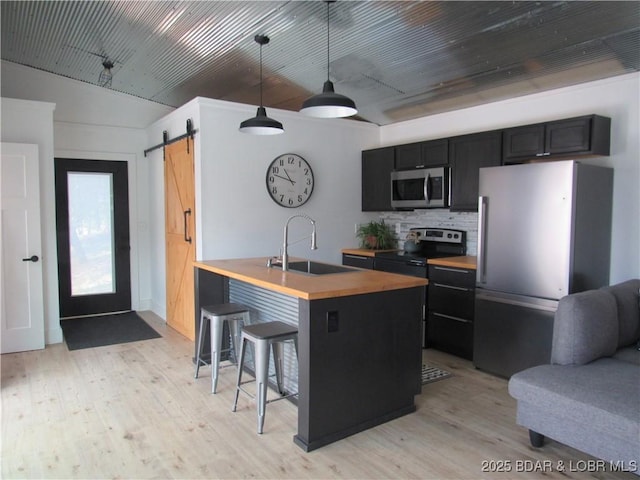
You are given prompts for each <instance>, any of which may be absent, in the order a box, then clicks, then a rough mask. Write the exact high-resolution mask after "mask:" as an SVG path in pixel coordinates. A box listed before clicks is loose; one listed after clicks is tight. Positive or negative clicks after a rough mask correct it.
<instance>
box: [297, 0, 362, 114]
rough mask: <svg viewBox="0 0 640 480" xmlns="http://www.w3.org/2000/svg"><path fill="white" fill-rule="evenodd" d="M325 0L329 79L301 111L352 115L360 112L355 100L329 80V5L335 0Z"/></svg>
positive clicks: (306, 101)
mask: <svg viewBox="0 0 640 480" xmlns="http://www.w3.org/2000/svg"><path fill="white" fill-rule="evenodd" d="M325 1H326V3H327V81H326V82H324V86H323V88H322V93H320V94H318V95H314V96H313V97H311V98H308V99H307V100H305V101H304V103H303V104H302V108H301V109H300V113H304V114H305V115H309V116H310V117H320V118H340V117H350V116H351V115H355V114H356V113H358V109H357V108H356V104H355V102H354V101H353V100H351V99H350V98H349V97H345V96H344V95H340V94H339V93H336V92H335V90H334V89H333V82H332V81H331V80H329V5H330V4H332V3H334V2H335V0H325Z"/></svg>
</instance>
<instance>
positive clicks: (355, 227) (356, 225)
mask: <svg viewBox="0 0 640 480" xmlns="http://www.w3.org/2000/svg"><path fill="white" fill-rule="evenodd" d="M359 228H360V224H359V223H354V224H353V233H355V234H356V235H357V234H358V229H359Z"/></svg>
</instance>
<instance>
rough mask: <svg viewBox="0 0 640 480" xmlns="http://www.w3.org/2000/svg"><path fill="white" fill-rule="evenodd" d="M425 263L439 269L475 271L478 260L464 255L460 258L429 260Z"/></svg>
mask: <svg viewBox="0 0 640 480" xmlns="http://www.w3.org/2000/svg"><path fill="white" fill-rule="evenodd" d="M427 263H428V264H429V265H440V266H441V267H454V268H468V269H471V270H475V269H476V266H477V264H478V258H477V257H472V256H470V255H464V256H461V257H444V258H430V259H429V260H427Z"/></svg>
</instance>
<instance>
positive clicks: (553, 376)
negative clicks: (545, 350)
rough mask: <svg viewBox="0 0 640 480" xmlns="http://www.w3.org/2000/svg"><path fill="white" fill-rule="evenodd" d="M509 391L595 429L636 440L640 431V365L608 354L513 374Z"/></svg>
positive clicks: (528, 401) (516, 396) (541, 366)
mask: <svg viewBox="0 0 640 480" xmlns="http://www.w3.org/2000/svg"><path fill="white" fill-rule="evenodd" d="M509 393H510V394H511V396H512V397H514V398H515V399H516V400H518V402H525V403H529V404H533V405H536V406H537V407H539V408H542V409H544V410H545V411H548V412H549V414H550V415H551V414H553V415H554V416H558V415H560V416H562V417H563V418H565V419H567V420H568V421H570V422H577V423H582V424H583V423H585V422H586V423H588V424H589V425H591V427H592V428H593V430H594V432H598V431H604V432H607V431H612V432H616V435H617V436H619V438H623V439H627V441H631V442H637V439H638V437H639V435H640V410H638V405H639V404H640V368H638V366H636V365H633V364H631V363H627V362H620V361H618V360H614V359H612V358H603V359H600V360H597V361H595V362H592V363H590V364H588V365H582V366H579V367H578V366H570V365H539V366H537V367H532V368H529V369H527V370H523V371H522V372H518V373H516V374H515V375H513V376H512V377H511V379H510V380H509ZM567 428H569V427H567Z"/></svg>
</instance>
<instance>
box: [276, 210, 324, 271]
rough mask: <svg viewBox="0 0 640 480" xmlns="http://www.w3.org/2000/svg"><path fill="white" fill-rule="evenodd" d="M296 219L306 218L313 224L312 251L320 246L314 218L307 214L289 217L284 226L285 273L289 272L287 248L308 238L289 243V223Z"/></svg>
mask: <svg viewBox="0 0 640 480" xmlns="http://www.w3.org/2000/svg"><path fill="white" fill-rule="evenodd" d="M296 217H301V218H306V219H307V220H309V222H311V226H312V227H313V231H312V232H311V250H317V249H318V245H317V244H316V221H315V220H314V219H313V218H311V217H310V216H309V215H305V214H299V215H293V216H291V217H289V219H288V220H287V223H285V224H284V242H283V244H282V271H283V272H286V271H287V270H289V254H288V253H287V247H288V246H289V245H293V244H294V243H298V242H300V241H302V240H304V239H305V238H307V237H303V238H301V239H300V240H296V241H295V242H292V243H289V238H288V237H289V222H290V221H291V220H293V219H294V218H296Z"/></svg>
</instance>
